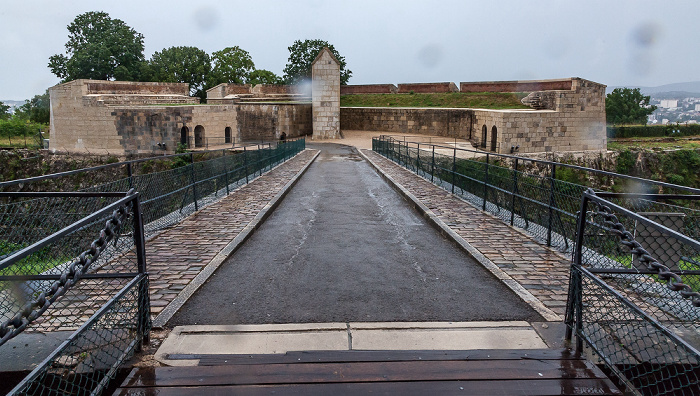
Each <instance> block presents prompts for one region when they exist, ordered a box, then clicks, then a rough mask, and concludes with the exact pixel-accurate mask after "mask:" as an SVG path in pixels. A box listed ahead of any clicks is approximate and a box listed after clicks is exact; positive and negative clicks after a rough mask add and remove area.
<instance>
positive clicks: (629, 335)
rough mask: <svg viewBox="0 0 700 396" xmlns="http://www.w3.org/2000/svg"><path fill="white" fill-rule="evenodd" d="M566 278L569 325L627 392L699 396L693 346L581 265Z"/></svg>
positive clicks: (698, 362) (698, 356)
mask: <svg viewBox="0 0 700 396" xmlns="http://www.w3.org/2000/svg"><path fill="white" fill-rule="evenodd" d="M571 277H572V280H576V283H577V287H575V288H574V290H573V291H572V293H571V294H570V295H569V298H570V300H573V301H577V304H578V306H579V310H578V311H576V313H574V314H573V316H575V317H576V321H575V322H573V323H571V326H573V327H574V329H575V334H576V335H577V337H579V338H580V339H581V340H582V341H585V343H586V346H587V347H588V348H590V349H591V351H592V352H593V353H594V356H596V357H597V358H598V359H600V360H601V361H602V362H603V363H604V364H605V365H606V366H607V367H608V369H609V370H610V371H611V373H612V374H614V375H615V376H616V377H617V378H618V379H619V381H620V382H621V383H622V385H624V386H626V387H627V389H628V391H630V392H632V393H635V394H642V395H689V396H690V395H697V394H700V353H699V352H698V350H697V348H696V347H694V346H692V345H691V344H690V343H688V342H687V341H685V340H684V339H683V338H681V337H679V336H678V335H677V334H676V333H675V332H674V331H672V327H671V328H669V327H667V326H663V325H662V324H661V323H659V322H658V321H656V320H655V319H653V318H652V317H651V316H649V315H647V314H646V313H645V312H644V311H642V310H641V309H640V308H639V307H638V306H636V305H634V304H633V303H631V302H630V301H629V300H628V299H626V298H625V297H624V296H623V295H621V294H619V293H617V292H616V291H615V290H614V289H613V288H612V287H610V285H608V284H607V283H606V282H605V281H603V280H602V279H601V278H599V277H597V276H596V275H594V274H592V273H590V272H589V271H588V270H586V269H585V268H582V267H579V266H574V267H572V274H571Z"/></svg>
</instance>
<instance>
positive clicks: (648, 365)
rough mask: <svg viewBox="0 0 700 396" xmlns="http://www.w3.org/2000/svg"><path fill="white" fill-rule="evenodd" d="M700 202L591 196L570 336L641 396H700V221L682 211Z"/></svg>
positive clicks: (585, 207) (575, 274) (580, 240)
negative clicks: (683, 203)
mask: <svg viewBox="0 0 700 396" xmlns="http://www.w3.org/2000/svg"><path fill="white" fill-rule="evenodd" d="M697 200H700V195H690V196H682V195H657V194H615V193H595V192H593V191H592V190H588V191H587V192H585V193H584V196H583V200H582V204H581V212H580V216H579V219H578V229H577V233H576V249H575V252H574V264H573V265H572V269H571V280H570V287H569V298H568V304H567V312H566V322H567V325H568V326H569V330H568V337H569V339H571V337H572V335H574V334H575V335H576V336H577V337H578V347H579V348H581V347H582V346H583V342H584V341H585V343H586V345H587V346H588V347H590V348H591V350H592V351H593V352H594V353H595V354H596V356H597V357H599V358H600V359H601V360H602V361H603V362H605V363H606V364H607V366H608V367H609V369H610V370H611V371H612V372H613V373H614V374H616V375H617V376H618V378H619V379H620V380H621V381H622V382H623V383H625V385H626V386H627V387H628V388H629V389H630V390H632V391H634V392H636V393H640V394H649V395H658V394H669V395H670V394H674V395H675V394H688V395H691V394H698V393H699V392H700V385H699V384H700V382H699V380H700V353H699V352H698V350H697V349H698V346H700V339H699V338H698V334H699V333H698V332H699V331H700V293H698V292H699V291H700V283H699V282H698V280H699V278H698V277H699V276H700V271H698V268H697V265H696V263H695V261H696V259H697V258H698V257H700V242H698V240H697V239H696V237H697V234H693V233H695V232H696V226H697V223H696V220H697V215H696V210H694V209H691V208H689V207H688V206H690V205H686V206H679V205H678V203H680V202H681V201H697ZM669 201H673V203H669ZM622 205H624V206H622ZM626 207H633V208H637V209H638V210H640V209H643V210H650V211H648V212H642V211H640V212H636V213H635V212H633V211H631V210H629V209H626ZM686 232H688V233H691V235H687V234H685V233H686Z"/></svg>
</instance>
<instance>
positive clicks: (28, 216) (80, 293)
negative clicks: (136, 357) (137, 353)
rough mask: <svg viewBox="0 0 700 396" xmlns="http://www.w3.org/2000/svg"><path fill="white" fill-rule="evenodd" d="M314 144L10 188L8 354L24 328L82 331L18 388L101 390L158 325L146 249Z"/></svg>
mask: <svg viewBox="0 0 700 396" xmlns="http://www.w3.org/2000/svg"><path fill="white" fill-rule="evenodd" d="M304 148H305V141H304V139H297V140H288V141H285V142H278V143H275V144H266V145H255V146H252V147H251V146H247V147H238V148H237V149H236V150H219V151H205V152H193V153H185V154H179V155H173V156H164V157H158V158H150V159H144V160H135V161H129V162H125V163H115V164H109V165H105V166H99V167H94V168H88V169H81V170H76V171H72V172H64V173H62V174H55V175H47V176H40V177H36V178H31V179H24V180H19V181H11V182H5V183H0V352H1V351H2V348H3V344H5V343H6V341H8V340H9V339H11V338H13V337H15V336H17V335H20V333H22V332H24V331H27V332H44V333H45V332H55V331H63V330H70V331H75V330H77V331H76V332H75V333H74V334H73V335H72V336H71V337H70V338H69V339H68V340H67V341H66V342H65V343H64V344H62V345H61V346H60V347H59V349H57V350H56V351H54V353H52V354H51V356H49V357H48V358H47V359H46V360H44V362H43V363H42V364H41V365H40V367H37V369H35V370H34V371H33V372H32V374H30V376H29V377H27V378H26V379H25V380H24V381H23V382H22V383H21V384H20V385H18V386H17V387H16V388H15V390H14V391H13V392H15V393H17V394H90V393H92V392H95V393H99V392H100V390H101V389H103V388H104V386H106V384H107V382H108V381H109V379H110V378H112V377H113V376H114V374H115V372H116V370H117V368H118V367H119V365H120V364H122V363H123V362H124V361H125V360H126V359H128V358H129V357H130V356H131V354H132V353H133V351H134V349H135V348H137V347H138V346H139V345H140V343H141V341H142V340H143V338H144V337H146V336H147V334H148V328H149V327H150V309H149V308H148V307H149V304H148V278H147V276H146V274H145V259H143V257H144V254H143V250H142V249H143V242H139V241H143V239H144V238H145V237H146V236H148V235H152V234H154V233H155V232H157V231H159V230H162V229H164V228H166V227H169V226H172V225H174V224H176V223H178V222H179V221H180V220H182V219H183V218H184V217H186V216H188V215H190V214H191V213H193V212H195V211H196V210H198V209H201V208H202V207H204V206H206V205H209V204H211V203H213V202H216V201H217V200H219V199H221V198H223V197H225V196H226V195H227V194H229V193H230V192H231V191H233V190H234V189H236V188H238V187H240V186H242V185H243V184H245V183H248V182H250V181H252V180H253V179H254V178H255V177H258V176H260V175H262V174H263V173H264V172H266V171H268V170H270V169H272V168H273V167H275V166H276V165H278V164H280V163H282V162H284V161H286V160H288V159H290V158H292V157H293V156H294V155H296V154H297V153H299V152H300V151H302V150H304ZM129 190H131V191H134V190H135V191H138V194H133V193H132V194H129V195H128V196H127V197H126V198H125V194H127V193H124V192H123V191H129ZM137 196H138V199H139V204H137V205H135V204H133V203H132V201H133V200H135V199H136V198H134V197H137ZM134 205H135V206H134ZM137 212H138V213H139V214H137ZM138 252H141V254H139V253H138ZM139 257H141V259H140V258H139Z"/></svg>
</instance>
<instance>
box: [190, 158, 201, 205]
mask: <svg viewBox="0 0 700 396" xmlns="http://www.w3.org/2000/svg"><path fill="white" fill-rule="evenodd" d="M190 166H192V168H191V170H190V176H191V179H192V196H193V197H194V211H195V212H196V211H198V210H199V204H198V203H197V176H196V175H195V172H194V154H193V153H190Z"/></svg>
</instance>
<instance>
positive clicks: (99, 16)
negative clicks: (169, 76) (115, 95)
mask: <svg viewBox="0 0 700 396" xmlns="http://www.w3.org/2000/svg"><path fill="white" fill-rule="evenodd" d="M143 62H144V57H143V35H142V34H141V33H139V32H137V31H135V30H134V29H132V28H131V27H129V26H128V25H127V24H126V23H124V22H123V21H122V20H119V19H112V18H110V16H109V14H107V13H106V12H96V11H91V12H86V13H84V14H80V15H78V16H77V17H75V20H73V22H72V23H71V24H70V25H68V42H67V43H66V54H56V55H53V56H51V57H50V58H49V69H51V72H52V73H53V74H55V75H56V76H58V77H59V78H61V79H62V80H63V81H71V80H75V79H78V78H90V79H96V80H112V79H116V80H127V81H133V80H138V78H139V72H140V68H141V64H142V63H143Z"/></svg>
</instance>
